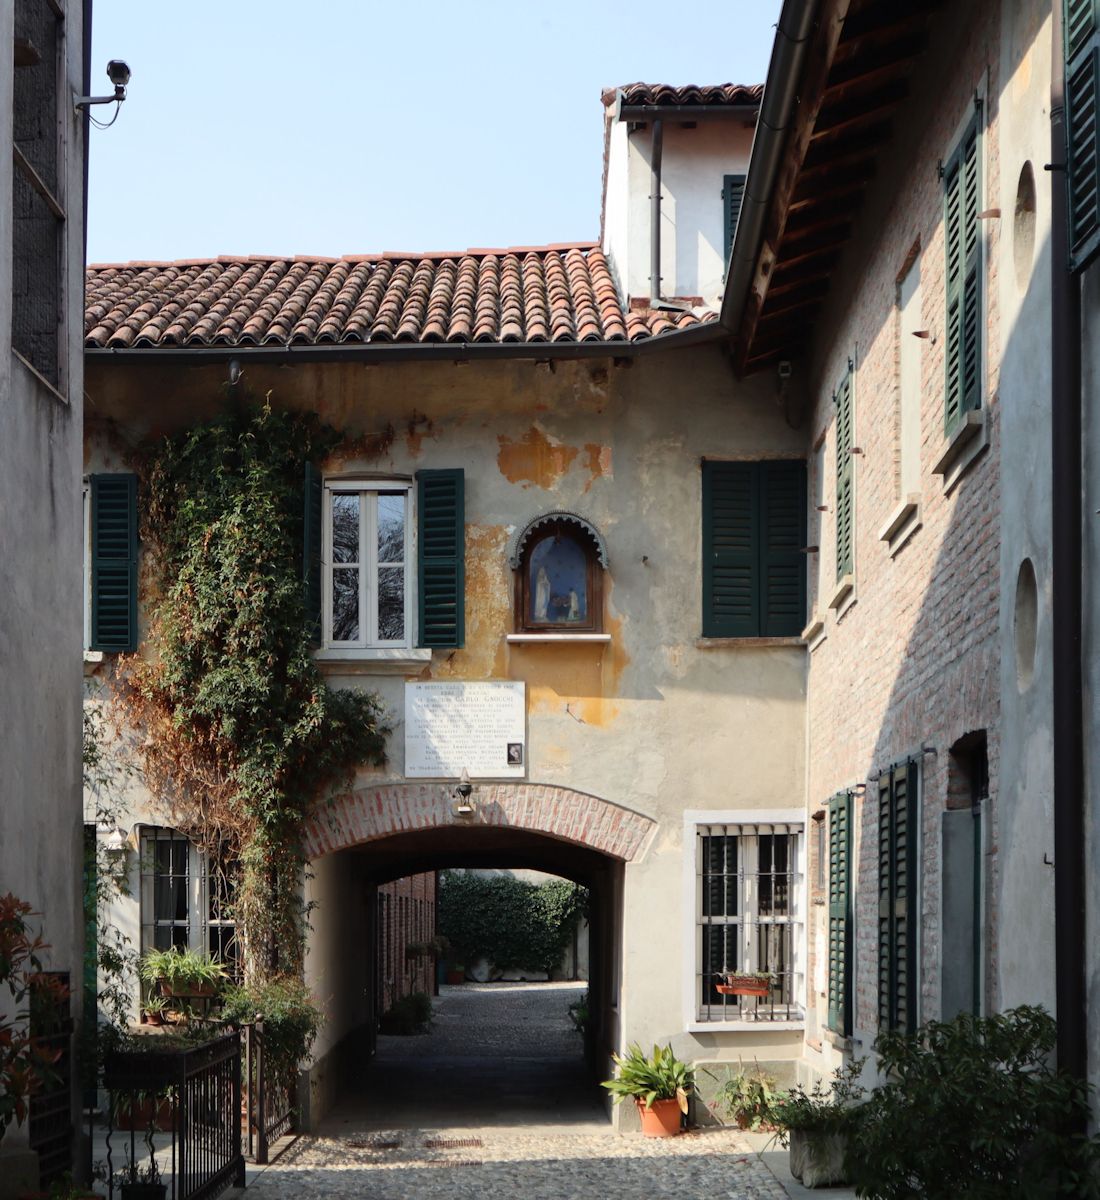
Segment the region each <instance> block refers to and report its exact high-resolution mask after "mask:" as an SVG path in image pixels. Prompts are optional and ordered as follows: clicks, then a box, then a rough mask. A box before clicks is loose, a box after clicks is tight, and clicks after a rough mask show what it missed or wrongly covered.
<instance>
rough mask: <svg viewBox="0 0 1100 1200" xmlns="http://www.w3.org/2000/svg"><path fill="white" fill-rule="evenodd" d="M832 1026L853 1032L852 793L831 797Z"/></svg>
mask: <svg viewBox="0 0 1100 1200" xmlns="http://www.w3.org/2000/svg"><path fill="white" fill-rule="evenodd" d="M828 1023H829V1028H830V1029H832V1030H833V1031H834V1032H836V1033H839V1034H843V1035H844V1036H845V1037H847V1036H849V1035H850V1034H851V1032H852V793H851V792H840V793H839V794H838V795H836V796H834V797H833V798H832V800H830V801H829V1019H828Z"/></svg>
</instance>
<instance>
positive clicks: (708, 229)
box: [604, 118, 753, 308]
mask: <svg viewBox="0 0 1100 1200" xmlns="http://www.w3.org/2000/svg"><path fill="white" fill-rule="evenodd" d="M752 135H753V129H752V127H751V126H747V125H745V124H743V123H742V122H740V121H736V120H729V119H725V118H723V119H720V120H713V121H703V122H700V123H698V124H697V125H696V127H695V128H693V129H690V128H684V126H683V124H682V123H680V122H674V121H666V122H665V127H664V148H663V153H662V166H661V276H662V283H661V294H662V296H664V297H667V298H672V297H691V296H696V297H701V299H702V301H703V303H704V304H705V305H707V306H708V307H711V308H714V307H717V305H718V304H719V302H720V301H721V296H722V282H723V277H724V274H725V260H724V248H725V247H724V236H725V235H724V230H723V220H724V211H725V209H724V205H723V201H722V182H723V177H724V176H725V175H728V174H729V175H732V174H745V173H746V171H747V170H748V161H749V150H750V148H751V145H752ZM652 146H653V127H652V125H651V124H647V125H645V126H643V127H641V128H638V129H636V130H634V131H633V132H631V127H630V124H629V123H628V122H625V121H618V122H615V123H614V124H613V125H612V126H611V136H610V139H609V144H608V165H607V193H606V198H605V207H604V251H605V253H606V254H607V255H608V258H609V260H610V262H611V266H612V270H613V271H614V272H615V279H616V282H617V283H618V285H619V289H620V291H621V292H622V293H623V294H624V296H626V297H633V296H649V295H650V292H651V290H652V289H651V286H650V275H649V270H650V201H649V196H650V187H651V170H650V162H651V152H652Z"/></svg>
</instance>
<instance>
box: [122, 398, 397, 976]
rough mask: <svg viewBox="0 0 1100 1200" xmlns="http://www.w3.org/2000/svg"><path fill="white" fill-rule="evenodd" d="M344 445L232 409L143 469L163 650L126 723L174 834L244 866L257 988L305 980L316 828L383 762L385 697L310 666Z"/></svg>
mask: <svg viewBox="0 0 1100 1200" xmlns="http://www.w3.org/2000/svg"><path fill="white" fill-rule="evenodd" d="M338 441H339V437H338V435H337V434H336V433H335V432H334V431H333V430H331V429H327V428H325V427H323V426H322V425H321V424H320V423H319V422H318V421H317V420H316V418H315V417H313V416H311V415H309V414H301V413H292V412H280V411H277V410H276V409H274V408H272V406H271V404H270V402H269V401H268V402H265V403H264V404H262V405H254V404H251V403H232V404H230V405H227V406H226V407H225V408H224V409H223V411H222V412H221V413H220V414H219V415H218V416H217V417H216V418H215V419H214V420H212V421H209V422H206V423H204V424H199V425H195V426H192V427H191V428H189V429H187V430H186V431H184V432H182V433H179V434H176V435H173V436H171V437H167V438H164V439H163V440H161V441H159V442H158V443H156V444H155V445H153V446H152V447H150V448H148V449H147V450H146V451H145V453H144V455H143V457H142V459H141V461H140V462H139V463H138V464H137V465H138V466H139V469H140V473H141V487H142V516H143V521H142V528H141V534H142V540H143V544H144V546H145V550H146V556H145V561H146V565H147V570H146V571H145V572H144V573H143V592H144V595H143V600H144V604H145V610H146V613H147V615H148V618H149V623H148V628H149V634H148V642H149V644H150V649H151V651H152V652H151V653H148V654H143V655H141V656H135V657H131V658H129V659H126V660H124V661H123V662H121V663H120V665H119V671H118V676H117V680H116V684H117V700H116V703H117V705H118V716H119V720H120V722H125V724H126V725H128V726H129V727H131V728H134V729H136V730H138V731H139V733H140V734H141V740H140V746H141V755H142V760H141V767H142V773H143V775H144V778H145V782H146V785H147V786H148V788H149V790H150V791H151V792H152V794H153V795H154V796H156V797H157V798H158V800H159V801H160V803H161V806H162V808H163V809H164V811H165V820H166V823H168V824H171V825H172V826H173V827H174V828H176V829H178V830H180V831H181V832H183V833H185V834H186V835H187V836H188V837H190V838H191V839H192V840H193V841H195V842H196V843H197V844H198V845H200V846H201V847H202V848H203V849H204V850H206V851H207V852H208V853H210V854H211V856H222V857H225V858H229V859H232V860H236V861H238V862H239V864H240V875H239V878H238V880H237V882H236V889H235V894H234V903H233V916H234V919H235V921H236V923H237V928H238V931H239V936H240V938H241V942H242V944H243V947H244V967H245V971H246V973H247V974H249V975H256V976H269V975H270V976H277V975H280V974H285V973H287V972H290V973H299V972H300V971H301V967H302V956H303V953H304V936H305V934H304V923H305V918H306V915H307V914H306V912H305V911H304V909H303V904H302V900H301V879H302V872H303V868H304V863H303V860H302V854H301V849H300V841H301V838H300V835H301V827H302V822H303V820H304V817H305V814H306V812H307V810H308V808H309V806H310V805H311V804H312V803H314V802H315V801H317V800H319V799H322V798H323V796H324V794H325V792H326V791H328V790H331V789H332V788H333V787H334V786H335V785H337V784H338V782H339V781H341V780H342V779H344V778H347V777H348V776H349V775H350V774H351V773H352V772H354V771H355V770H356V769H358V768H359V767H361V766H364V765H368V764H375V765H380V764H381V763H382V762H384V759H385V736H386V734H387V732H388V728H387V725H386V723H385V720H384V718H383V714H382V709H381V706H380V703H379V701H378V699H377V697H375V696H374V695H373V694H371V693H368V692H364V691H360V690H339V689H333V688H329V687H328V686H327V685H326V683H325V681H324V679H323V678H322V676H321V674H320V672H319V671H318V669H317V666H316V664H315V663H314V661H313V659H312V657H311V655H310V632H311V631H310V629H309V625H308V622H307V616H306V604H305V590H304V586H303V581H302V558H303V530H304V518H303V481H304V477H305V467H306V464H307V463H308V462H315V463H316V462H319V461H320V460H322V459H323V458H324V456H325V455H326V453H328V452H329V451H330V450H332V449H333V448H334V447H335V445H336V444H337V442H338Z"/></svg>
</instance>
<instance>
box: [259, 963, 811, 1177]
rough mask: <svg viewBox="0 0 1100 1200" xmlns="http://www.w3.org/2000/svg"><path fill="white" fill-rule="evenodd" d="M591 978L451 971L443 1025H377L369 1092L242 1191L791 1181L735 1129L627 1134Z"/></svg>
mask: <svg viewBox="0 0 1100 1200" xmlns="http://www.w3.org/2000/svg"><path fill="white" fill-rule="evenodd" d="M583 991H584V985H583V984H580V985H578V984H568V983H557V984H523V983H520V984H515V983H513V984H465V985H462V986H460V987H444V988H442V989H441V995H440V996H439V997H438V998H437V999H436V1001H435V1002H434V1009H435V1013H434V1017H433V1022H432V1028H431V1031H430V1032H429V1033H428V1034H426V1035H424V1036H420V1037H408V1038H396V1037H380V1038H379V1039H378V1051H377V1056H376V1057H375V1058H374V1059H373V1060H372V1061H371V1062H370V1063H369V1064H364V1066H363V1070H362V1073H361V1076H360V1078H361V1085H360V1088H359V1090H358V1092H356V1093H353V1094H350V1095H348V1096H346V1097H345V1098H344V1100H343V1101H342V1103H341V1104H339V1105H338V1106H337V1107H336V1108H335V1109H334V1110H333V1111H332V1112H331V1113H330V1114H329V1115H328V1116H327V1117H326V1119H325V1120H324V1122H323V1123H322V1126H321V1129H320V1133H319V1135H318V1136H311V1137H303V1138H300V1139H299V1140H298V1141H297V1142H295V1143H294V1144H293V1145H291V1146H290V1147H289V1148H288V1149H287V1150H286V1151H284V1153H283V1154H282V1155H281V1156H280V1157H279V1158H278V1160H277V1161H276V1162H274V1163H272V1164H271V1165H270V1166H268V1167H265V1168H252V1167H250V1168H249V1171H248V1189H247V1192H246V1193H245V1200H291V1198H294V1200H314V1198H315V1197H316V1198H317V1200H320V1198H321V1197H325V1198H329V1197H335V1198H337V1200H343V1198H345V1197H347V1198H351V1197H356V1198H358V1197H364V1198H366V1200H375V1198H376V1200H421V1198H423V1200H435V1198H436V1197H439V1198H440V1200H442V1198H444V1197H446V1198H457V1200H462V1198H463V1197H478V1198H482V1197H490V1198H494V1197H500V1198H501V1200H504V1198H506V1197H507V1198H511V1197H516V1198H520V1200H574V1198H576V1200H587V1198H588V1197H592V1198H597V1197H598V1198H599V1200H611V1198H613V1197H639V1198H641V1197H672V1196H675V1197H677V1198H678V1200H684V1198H685V1197H697V1196H698V1197H702V1196H705V1197H718V1198H722V1200H786V1197H787V1195H788V1193H787V1192H786V1191H784V1189H783V1188H782V1187H781V1186H780V1184H779V1183H778V1182H777V1181H776V1179H775V1177H774V1176H773V1175H772V1174H771V1172H770V1171H769V1170H768V1169H767V1167H766V1166H765V1165H764V1164H763V1162H761V1160H760V1159H759V1158H757V1157H756V1156H755V1155H754V1154H752V1153H751V1152H750V1151H749V1149H748V1146H747V1143H746V1141H745V1139H744V1138H743V1137H742V1136H741V1135H740V1134H738V1133H737V1132H735V1131H730V1130H725V1129H715V1130H707V1131H701V1132H698V1133H690V1134H685V1135H682V1136H680V1137H677V1138H663V1139H654V1138H643V1137H642V1136H641V1135H640V1134H636V1133H635V1134H625V1135H621V1136H620V1135H618V1134H616V1133H615V1132H614V1130H613V1129H612V1127H611V1125H610V1123H609V1121H608V1119H607V1115H606V1112H605V1109H604V1103H603V1094H602V1092H601V1091H600V1089H599V1088H598V1087H597V1086H596V1085H595V1084H594V1083H593V1082H592V1080H591V1077H590V1076H589V1075H588V1074H587V1072H586V1071H585V1069H584V1066H583V1062H582V1060H581V1044H580V1038H579V1037H578V1035H577V1034H576V1033H575V1032H574V1031H573V1029H572V1026H571V1024H570V1021H569V1018H568V1014H567V1011H566V1010H567V1008H568V1005H569V1003H570V1002H571V1001H572V1000H575V999H576V998H577V997H578V996H580V995H581V994H582V993H583Z"/></svg>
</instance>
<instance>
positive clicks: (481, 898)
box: [439, 871, 588, 974]
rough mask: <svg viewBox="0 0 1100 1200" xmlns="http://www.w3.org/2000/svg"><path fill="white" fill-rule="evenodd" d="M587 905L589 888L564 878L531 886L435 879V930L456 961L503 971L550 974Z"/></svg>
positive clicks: (504, 880)
mask: <svg viewBox="0 0 1100 1200" xmlns="http://www.w3.org/2000/svg"><path fill="white" fill-rule="evenodd" d="M587 905H588V892H587V890H586V889H585V888H582V887H580V886H578V885H577V884H575V883H571V882H570V881H569V880H566V879H550V880H547V881H546V882H545V883H541V884H533V883H528V882H526V881H525V880H521V879H516V878H515V877H514V876H512V875H473V874H468V873H466V872H462V871H444V872H442V873H441V875H440V879H439V928H440V931H441V932H442V934H443V935H444V936H445V937H446V938H447V939H448V940H449V942H450V944H451V946H452V947H453V949H454V954H455V958H456V959H457V961H458V962H465V963H470V962H475V961H476V960H477V959H479V958H485V959H488V960H489V962H491V963H493V964H494V965H496V966H497V967H500V968H502V969H507V968H508V967H514V968H518V969H520V970H528V971H545V972H546V973H547V974H549V973H550V972H551V971H553V970H554V969H555V968H556V967H557V966H558V965H559V964H560V963H561V960H562V955H563V954H564V953H565V948H566V946H568V945H569V942H570V939H571V938H572V936H573V930H574V928H575V927H576V924H577V921H578V920H579V919H580V918H581V917H582V916H583V915H584V914H585V912H586V911H587Z"/></svg>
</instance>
